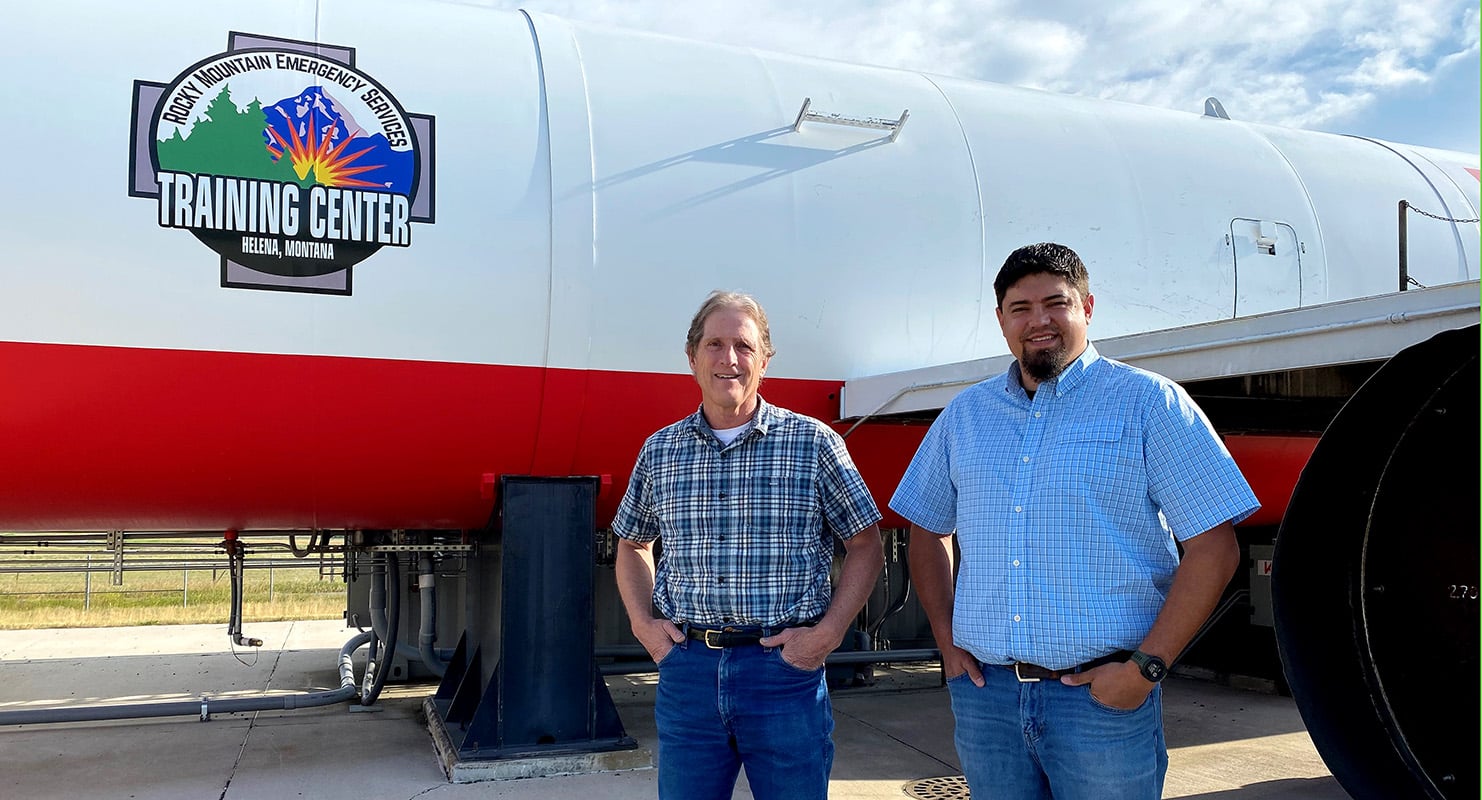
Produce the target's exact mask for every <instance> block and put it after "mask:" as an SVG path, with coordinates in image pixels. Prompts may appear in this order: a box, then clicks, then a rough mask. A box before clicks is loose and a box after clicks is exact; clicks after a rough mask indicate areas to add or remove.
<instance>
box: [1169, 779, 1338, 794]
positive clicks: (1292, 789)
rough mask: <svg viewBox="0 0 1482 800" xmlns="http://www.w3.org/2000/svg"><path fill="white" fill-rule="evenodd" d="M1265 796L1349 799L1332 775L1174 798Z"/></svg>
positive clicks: (1264, 783) (1269, 782) (1283, 780)
mask: <svg viewBox="0 0 1482 800" xmlns="http://www.w3.org/2000/svg"><path fill="white" fill-rule="evenodd" d="M1268 798H1303V799H1304V800H1350V798H1349V795H1348V792H1345V791H1343V787H1342V786H1340V785H1339V784H1338V781H1337V780H1336V779H1335V778H1333V777H1332V776H1331V775H1327V776H1323V777H1321V778H1282V779H1281V780H1274V781H1262V782H1260V783H1251V784H1247V785H1245V786H1242V787H1240V788H1238V789H1224V790H1221V791H1218V792H1203V793H1200V794H1190V795H1182V796H1180V797H1178V798H1177V800H1267V799H1268Z"/></svg>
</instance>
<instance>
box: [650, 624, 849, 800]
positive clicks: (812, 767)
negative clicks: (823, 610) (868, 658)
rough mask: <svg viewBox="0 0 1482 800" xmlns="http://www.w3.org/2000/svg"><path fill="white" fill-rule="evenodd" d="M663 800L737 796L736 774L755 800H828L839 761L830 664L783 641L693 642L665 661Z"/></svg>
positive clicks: (658, 704) (659, 703)
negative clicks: (804, 663)
mask: <svg viewBox="0 0 1482 800" xmlns="http://www.w3.org/2000/svg"><path fill="white" fill-rule="evenodd" d="M654 722H655V723H656V724H657V726H658V729H659V754H658V761H659V798H660V800H711V799H712V798H713V800H730V797H731V793H732V791H733V790H734V789H735V786H736V776H737V774H738V773H739V772H740V769H741V767H742V766H745V767H746V782H747V783H748V784H749V785H750V786H751V793H752V795H753V796H755V797H756V798H757V800H809V799H810V798H817V800H825V798H827V797H828V775H829V770H830V769H832V768H833V763H834V742H833V739H832V734H833V731H834V714H833V708H832V707H831V706H830V705H829V697H828V684H827V683H826V682H825V681H824V671H823V668H822V667H820V668H818V669H816V670H811V671H803V670H800V669H798V668H796V667H794V666H792V665H791V664H788V663H786V662H784V661H783V660H782V650H781V649H780V648H771V647H762V646H761V645H743V646H740V647H728V648H725V649H723V650H715V649H711V648H709V647H706V646H705V643H704V642H699V641H695V640H693V639H685V640H684V641H683V642H680V643H679V644H677V645H675V646H674V649H672V650H670V651H669V654H668V655H666V656H664V659H663V660H662V661H660V662H659V689H658V696H657V698H656V699H655V702H654Z"/></svg>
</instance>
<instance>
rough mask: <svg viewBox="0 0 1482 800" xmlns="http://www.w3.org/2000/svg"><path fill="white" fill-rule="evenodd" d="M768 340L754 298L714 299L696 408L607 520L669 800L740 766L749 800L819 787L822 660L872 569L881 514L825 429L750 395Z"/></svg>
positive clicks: (699, 330)
mask: <svg viewBox="0 0 1482 800" xmlns="http://www.w3.org/2000/svg"><path fill="white" fill-rule="evenodd" d="M774 352H775V350H774V349H773V347H772V337H771V331H770V329H769V328H768V325H767V315H766V312H764V311H763V310H762V307H761V305H760V304H759V303H757V302H756V300H755V299H754V298H752V297H750V296H748V295H744V294H738V293H734V292H713V293H711V295H710V297H709V298H707V299H706V301H705V302H704V304H702V305H701V306H700V310H699V312H697V313H696V314H695V317H694V319H693V321H692V322H691V324H690V330H689V336H688V339H687V341H686V343H685V353H686V354H687V355H688V356H689V363H690V369H691V371H692V372H693V373H694V376H695V381H696V382H697V383H698V384H699V385H700V396H701V402H700V408H699V410H698V411H696V412H695V413H694V414H691V415H690V416H689V417H687V418H685V419H683V420H680V421H679V422H676V423H675V424H673V425H670V426H668V427H666V428H664V429H662V430H660V431H658V432H657V433H655V434H654V435H652V436H650V437H649V439H648V441H646V442H645V443H644V445H643V449H642V450H641V451H640V452H639V454H638V463H637V465H636V466H635V467H634V468H633V477H632V479H631V481H630V482H629V484H628V490H627V492H626V493H625V494H624V495H623V500H622V503H621V504H620V505H619V507H618V511H617V515H616V517H615V519H614V520H613V523H612V530H613V533H614V534H616V535H617V536H618V542H619V546H618V554H617V582H618V590H619V592H620V593H621V594H622V598H623V605H624V606H625V607H626V609H627V612H628V618H629V619H630V620H631V622H632V627H633V635H634V636H636V637H637V638H638V641H639V642H641V643H642V644H643V646H644V647H645V648H646V649H647V650H648V652H649V655H651V656H652V657H653V659H654V662H655V663H657V664H658V666H659V686H658V696H657V698H656V700H655V704H654V718H655V722H656V723H657V726H658V733H659V752H658V762H659V763H658V767H659V797H660V798H663V799H664V800H678V799H679V798H716V800H721V798H729V797H731V793H732V791H733V789H734V787H735V783H736V777H737V775H738V774H739V772H740V769H741V767H743V766H744V767H745V768H746V780H747V784H748V785H749V786H750V788H751V792H752V795H753V796H755V797H757V798H759V800H769V798H777V799H779V800H780V799H781V798H800V799H801V798H818V799H819V800H823V798H826V797H827V796H828V776H829V770H830V769H831V767H832V766H833V752H834V745H833V739H832V733H833V728H834V722H833V712H832V709H831V707H830V705H829V697H828V685H827V683H826V682H825V679H824V667H823V662H824V659H825V658H826V657H827V656H828V654H829V653H830V652H832V651H833V650H834V648H836V647H838V646H839V643H840V642H842V641H843V639H844V635H845V633H846V632H847V631H848V629H849V625H850V622H851V620H853V619H854V617H855V615H856V614H858V613H859V610H860V608H861V607H863V605H864V602H865V600H866V598H868V597H869V594H870V592H871V590H872V589H873V588H874V585H875V580H876V578H877V577H878V575H879V573H880V569H881V567H882V566H883V565H884V556H883V554H882V550H881V544H880V529H879V527H878V523H879V521H880V512H879V510H878V509H877V508H876V506H875V503H874V500H872V499H871V497H870V494H869V491H868V490H867V489H866V487H865V484H864V481H863V480H862V479H861V478H860V475H859V471H858V470H857V469H856V468H855V466H854V462H853V461H852V460H851V459H850V458H849V453H848V452H847V451H846V450H845V449H844V441H843V439H842V438H841V437H840V436H839V435H838V434H837V433H836V432H834V431H833V430H832V429H831V428H829V427H828V426H826V425H824V424H823V423H822V422H819V421H818V420H816V419H813V418H811V417H806V416H803V415H801V414H796V413H793V412H791V411H788V410H786V409H782V408H778V407H777V406H773V405H770V404H768V403H767V402H766V401H764V400H763V399H762V398H761V396H760V395H759V394H758V390H759V388H760V386H761V381H762V376H763V375H764V374H765V373H766V369H767V364H768V362H769V361H770V360H771V357H772V355H773V353H774ZM660 539H662V540H663V548H662V551H661V552H660V553H659V555H658V563H657V567H656V566H655V557H654V543H655V542H656V541H658V540H660ZM836 539H838V540H842V542H843V544H844V548H845V554H844V560H843V565H842V569H841V571H840V575H839V585H838V586H837V588H835V587H831V586H830V581H829V574H830V568H831V566H832V564H833V558H834V543H835V540H836ZM654 607H657V609H658V612H659V616H657V617H655V616H654V615H653V611H652V609H653V608H654Z"/></svg>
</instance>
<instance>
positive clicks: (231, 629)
mask: <svg viewBox="0 0 1482 800" xmlns="http://www.w3.org/2000/svg"><path fill="white" fill-rule="evenodd" d="M222 545H223V546H224V547H225V548H226V562H227V566H228V572H229V574H230V583H231V585H232V609H231V618H230V619H229V620H228V621H227V624H226V636H227V638H228V639H230V640H231V641H232V642H233V643H234V644H236V645H237V646H238V647H262V640H261V639H254V638H252V637H250V636H243V635H242V595H243V594H244V592H243V583H244V580H245V578H246V573H245V572H243V570H242V562H243V560H244V559H246V557H247V551H246V550H245V549H244V548H243V546H242V543H241V542H239V541H237V532H236V531H235V530H232V529H228V530H227V531H226V534H225V537H224V539H223V541H222Z"/></svg>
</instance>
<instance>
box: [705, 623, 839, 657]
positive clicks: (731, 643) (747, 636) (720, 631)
mask: <svg viewBox="0 0 1482 800" xmlns="http://www.w3.org/2000/svg"><path fill="white" fill-rule="evenodd" d="M817 624H818V620H808V621H807V622H799V623H797V624H795V625H781V626H778V627H776V628H756V627H745V628H738V627H735V626H729V625H728V626H726V627H724V628H697V627H695V626H693V625H691V626H688V630H686V631H685V635H686V636H688V637H689V638H691V639H694V640H696V641H699V642H704V643H705V646H706V647H708V648H710V649H711V650H722V649H725V648H727V647H745V646H747V645H753V644H761V642H762V637H764V636H771V635H772V634H774V633H781V632H782V631H784V630H786V629H788V628H811V627H813V626H814V625H817Z"/></svg>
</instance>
